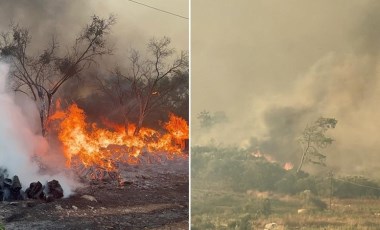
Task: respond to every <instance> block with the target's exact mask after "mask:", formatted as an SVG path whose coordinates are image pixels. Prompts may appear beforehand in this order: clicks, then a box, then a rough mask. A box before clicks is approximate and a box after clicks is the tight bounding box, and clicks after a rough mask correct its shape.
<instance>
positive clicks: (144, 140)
mask: <svg viewBox="0 0 380 230" xmlns="http://www.w3.org/2000/svg"><path fill="white" fill-rule="evenodd" d="M85 118H86V115H85V114H84V111H83V110H81V109H80V108H79V107H78V106H77V105H76V104H73V105H71V106H69V108H68V109H67V111H63V110H61V109H60V105H59V103H58V104H57V112H56V113H55V114H54V115H52V116H51V117H50V120H58V121H59V125H58V128H57V129H58V138H59V140H60V141H61V143H62V145H63V150H64V155H65V158H66V164H67V167H73V166H75V165H78V164H80V165H83V166H84V167H85V168H88V167H93V166H95V167H97V168H99V169H101V170H105V171H116V170H117V165H118V164H119V163H128V164H138V163H139V162H140V156H142V155H143V154H144V153H145V152H149V153H151V154H153V155H160V154H161V155H162V154H164V155H165V157H167V158H169V159H170V158H174V157H176V156H179V157H187V155H185V154H183V149H184V146H185V140H186V139H188V125H187V123H186V121H185V120H184V119H182V118H179V117H176V116H175V115H174V114H170V119H169V121H168V122H167V123H165V124H164V128H165V129H166V130H167V133H166V134H161V133H160V132H158V131H156V130H153V129H148V128H141V130H140V132H139V133H138V134H137V135H134V131H135V128H136V126H135V125H133V124H132V125H129V126H128V127H127V129H126V128H125V127H124V126H122V125H118V124H114V123H112V122H109V121H106V120H104V124H105V125H106V126H107V127H110V129H112V130H107V129H102V128H98V127H97V125H96V124H94V123H93V124H88V123H86V121H85ZM159 158H160V157H157V159H159Z"/></svg>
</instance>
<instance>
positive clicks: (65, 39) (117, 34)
mask: <svg viewBox="0 0 380 230" xmlns="http://www.w3.org/2000/svg"><path fill="white" fill-rule="evenodd" d="M138 2H141V3H143V4H147V5H151V6H153V7H156V8H160V9H162V10H165V11H170V12H173V13H175V14H179V15H182V16H184V17H189V1H188V0H155V1H152V0H139V1H138ZM94 14H96V15H98V16H101V17H108V16H109V15H110V14H114V15H115V16H116V18H117V24H116V25H115V26H114V28H113V29H112V42H113V43H114V44H115V47H117V49H115V55H116V56H117V57H119V56H120V57H123V56H124V55H125V53H126V52H127V51H128V49H129V48H132V47H133V48H141V47H145V44H146V43H147V42H148V40H149V39H150V38H152V37H158V38H159V37H163V36H168V37H170V38H171V39H172V44H173V46H174V47H176V49H177V50H178V51H180V50H188V44H189V42H188V41H189V33H188V30H189V26H188V23H189V21H188V20H186V19H182V18H179V17H175V16H172V15H170V14H166V13H162V12H160V11H156V10H153V9H150V8H147V7H145V6H142V5H139V4H136V3H133V2H131V1H127V0H107V1H103V0H91V1H88V0H69V1H67V0H54V1H50V0H12V1H6V0H1V1H0V29H1V30H4V29H6V28H7V26H8V25H9V23H10V22H11V21H13V22H15V23H19V24H20V25H21V26H24V27H27V28H30V30H31V34H32V36H33V45H34V46H36V47H41V48H40V49H41V50H42V49H43V48H44V47H43V45H44V44H45V41H46V40H47V39H50V35H51V34H53V33H55V34H56V35H58V41H59V42H60V44H61V46H64V45H66V46H69V45H71V44H72V40H73V38H75V37H76V36H77V35H78V34H79V33H80V31H81V28H83V27H84V26H85V25H86V23H89V22H90V20H91V16H92V15H94ZM39 43H40V44H39Z"/></svg>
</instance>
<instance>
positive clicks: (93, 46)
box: [0, 15, 115, 135]
mask: <svg viewBox="0 0 380 230" xmlns="http://www.w3.org/2000/svg"><path fill="white" fill-rule="evenodd" d="M114 23H115V18H114V17H113V16H110V17H109V18H107V19H102V18H99V17H98V16H96V15H94V16H93V17H92V21H91V23H90V24H88V25H87V26H86V27H85V28H84V29H83V31H82V32H81V34H80V35H79V36H78V37H77V38H76V40H75V42H74V44H73V46H72V47H71V48H70V49H68V50H67V51H66V53H65V54H63V55H62V56H59V54H58V48H59V47H58V43H57V41H56V38H55V37H54V36H53V37H52V39H51V42H50V44H49V45H48V48H47V49H45V50H44V51H43V52H42V53H40V54H37V55H32V54H30V52H29V48H30V47H29V46H30V44H31V40H32V39H31V36H30V35H29V30H28V29H26V28H22V27H19V26H18V25H15V26H12V28H11V31H10V32H7V33H2V34H1V37H0V52H1V53H0V55H1V57H2V58H3V59H6V60H7V61H9V62H10V63H11V71H10V76H11V80H12V83H13V87H14V90H15V91H18V92H22V93H25V94H26V95H28V96H29V97H30V98H32V99H33V100H34V101H35V102H36V104H37V106H38V109H39V114H40V119H41V130H42V134H43V135H46V132H47V125H48V122H47V119H48V117H49V115H50V110H51V106H52V103H53V99H54V95H55V94H56V93H57V91H58V90H59V89H60V87H61V86H62V85H64V84H65V82H67V81H68V80H70V79H72V78H74V77H79V74H80V73H81V72H82V71H83V70H84V69H86V68H88V67H89V66H90V65H91V64H92V63H94V62H95V58H96V57H98V56H102V55H105V54H111V52H112V50H111V49H109V48H107V46H106V35H107V34H109V33H110V29H111V27H112V25H113V24H114Z"/></svg>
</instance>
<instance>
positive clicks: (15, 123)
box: [0, 63, 77, 197]
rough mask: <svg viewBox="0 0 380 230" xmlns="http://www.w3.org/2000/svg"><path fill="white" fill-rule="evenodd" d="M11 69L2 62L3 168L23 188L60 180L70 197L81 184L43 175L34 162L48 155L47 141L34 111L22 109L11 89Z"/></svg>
mask: <svg viewBox="0 0 380 230" xmlns="http://www.w3.org/2000/svg"><path fill="white" fill-rule="evenodd" d="M8 70H9V67H8V65H6V64H4V63H0V111H1V112H0V168H3V169H7V171H8V173H9V176H10V177H12V176H13V175H17V176H18V177H19V178H20V181H21V183H22V186H23V189H26V188H27V186H29V183H31V182H35V181H40V182H41V183H42V184H44V183H46V182H47V181H50V180H52V179H56V180H58V181H59V182H60V184H61V186H62V188H63V190H64V195H65V197H67V196H69V195H70V194H71V193H72V192H73V189H74V188H75V187H76V186H77V184H76V183H75V182H74V181H73V180H72V179H70V178H69V177H68V176H66V175H65V174H63V173H60V174H58V175H57V174H56V175H42V174H41V173H40V172H39V166H38V165H37V163H36V162H35V161H33V155H34V154H37V153H38V154H42V155H44V154H46V152H44V151H48V149H49V148H48V144H47V141H46V140H45V139H44V138H43V137H42V136H40V135H37V134H35V133H34V132H33V126H32V124H31V122H30V121H31V120H32V119H31V117H33V115H34V114H33V112H35V109H34V110H31V109H30V108H32V106H30V107H29V109H25V108H23V109H22V108H21V107H19V106H18V105H17V104H16V103H15V98H14V97H13V95H12V94H10V93H9V91H8V90H7V74H8Z"/></svg>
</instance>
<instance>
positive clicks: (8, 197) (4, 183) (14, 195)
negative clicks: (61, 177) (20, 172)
mask: <svg viewBox="0 0 380 230" xmlns="http://www.w3.org/2000/svg"><path fill="white" fill-rule="evenodd" d="M0 171H2V172H3V173H1V172H0V201H16V200H26V199H39V200H45V201H47V202H51V201H53V200H55V199H60V198H62V197H63V189H62V186H61V185H60V183H59V182H58V181H57V180H52V181H49V182H47V183H46V184H45V185H42V184H41V182H39V181H37V182H32V183H30V185H29V187H28V188H27V189H26V190H25V191H24V190H22V185H21V182H20V179H19V177H18V176H17V175H14V176H13V177H12V179H11V178H9V177H8V175H7V174H6V170H0Z"/></svg>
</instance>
